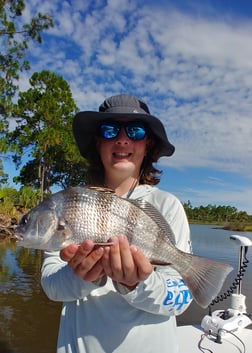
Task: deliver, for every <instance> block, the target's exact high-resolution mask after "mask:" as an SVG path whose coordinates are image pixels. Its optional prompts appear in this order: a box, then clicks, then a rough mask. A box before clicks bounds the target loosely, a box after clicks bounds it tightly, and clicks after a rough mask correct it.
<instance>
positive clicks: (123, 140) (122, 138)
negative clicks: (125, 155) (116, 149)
mask: <svg viewBox="0 0 252 353" xmlns="http://www.w3.org/2000/svg"><path fill="white" fill-rule="evenodd" d="M129 140H130V139H129V138H128V136H127V134H126V132H125V129H124V128H122V129H121V130H120V132H119V135H118V136H117V137H116V141H115V143H116V144H118V145H121V144H122V145H124V144H128V143H129Z"/></svg>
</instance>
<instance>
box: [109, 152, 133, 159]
mask: <svg viewBox="0 0 252 353" xmlns="http://www.w3.org/2000/svg"><path fill="white" fill-rule="evenodd" d="M131 155H132V153H130V152H129V153H126V152H114V153H113V156H114V157H116V158H129V157H130V156H131Z"/></svg>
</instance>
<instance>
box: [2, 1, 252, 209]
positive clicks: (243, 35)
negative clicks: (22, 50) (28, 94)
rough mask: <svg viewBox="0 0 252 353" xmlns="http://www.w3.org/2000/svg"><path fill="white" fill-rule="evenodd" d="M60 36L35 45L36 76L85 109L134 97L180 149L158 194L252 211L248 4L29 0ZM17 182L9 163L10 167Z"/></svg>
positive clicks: (166, 161)
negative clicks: (59, 85) (60, 82)
mask: <svg viewBox="0 0 252 353" xmlns="http://www.w3.org/2000/svg"><path fill="white" fill-rule="evenodd" d="M26 3H27V9H26V12H25V19H26V20H28V19H29V18H30V17H31V16H32V15H34V13H36V12H38V11H40V12H48V13H50V14H51V15H52V16H53V18H54V21H55V27H54V29H51V30H50V31H48V32H47V33H46V35H44V42H43V44H42V45H35V44H33V45H31V46H30V50H29V53H28V57H27V58H28V59H29V61H30V62H31V64H32V70H31V71H30V72H29V73H25V74H23V75H22V76H21V79H20V88H21V90H26V89H28V88H29V83H28V79H29V77H30V76H31V74H32V72H35V71H37V72H39V71H42V70H45V69H49V70H51V71H53V72H56V73H57V74H59V75H61V76H63V77H64V78H65V79H66V80H67V82H68V83H69V84H70V86H71V90H72V93H73V97H74V99H75V102H76V104H77V105H78V107H79V108H80V109H81V110H97V108H98V106H99V104H100V103H101V102H102V101H103V100H104V98H106V97H108V96H110V95H113V94H118V93H132V94H135V95H136V96H138V97H140V98H142V99H144V100H145V101H146V102H147V104H148V105H149V108H150V110H151V113H152V114H153V115H156V116H157V117H159V118H160V119H161V120H162V121H163V123H164V125H165V128H166V131H167V134H168V136H169V139H170V140H171V142H172V143H173V144H174V145H175V146H176V152H175V154H174V155H173V156H172V157H171V158H163V159H161V160H160V161H159V163H158V167H159V168H160V169H163V171H164V173H163V176H162V181H161V184H160V187H162V188H164V189H165V190H168V191H170V192H172V193H174V194H175V195H177V196H178V197H179V199H180V200H181V201H182V202H187V201H188V200H190V201H191V203H192V205H193V206H198V205H207V204H213V205H219V204H221V205H222V204H224V205H232V206H235V207H236V208H237V209H238V210H245V211H246V212H248V213H249V214H252V92H251V87H252V3H251V1H249V0H247V1H243V0H239V1H237V0H232V1H231V0H230V1H229V0H225V1H224V0H222V1H221V0H212V1H211V0H209V1H202V0H195V1H193V0H192V1H186V0H176V1H175V0H174V1H169V0H159V1H157V0H108V1H104V0H86V1H84V0H72V1H70V0H68V1H62V0H61V1H59V0H54V1H51V0H48V1H47V0H44V1H43V2H41V1H40V0H29V1H26ZM5 170H6V172H10V174H11V175H12V174H13V173H14V172H13V166H12V165H11V163H10V162H8V161H7V162H6V161H5Z"/></svg>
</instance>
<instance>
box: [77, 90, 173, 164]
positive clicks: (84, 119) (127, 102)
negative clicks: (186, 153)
mask: <svg viewBox="0 0 252 353" xmlns="http://www.w3.org/2000/svg"><path fill="white" fill-rule="evenodd" d="M123 117H127V118H129V119H130V120H134V119H137V120H140V121H142V122H143V123H145V124H146V125H147V127H148V129H149V130H151V132H152V133H153V135H154V136H155V137H156V139H157V141H158V144H159V146H160V148H159V153H158V155H157V158H160V157H162V156H171V155H172V154H173V153H174V151H175V147H174V146H173V145H172V144H171V143H170V142H169V140H168V138H167V135H166V132H165V128H164V126H163V124H162V122H161V121H160V120H159V119H158V118H156V117H155V116H154V115H151V114H150V111H149V108H148V106H147V104H146V103H145V102H143V101H142V100H140V99H138V98H137V97H135V96H133V95H130V94H119V95H116V96H111V97H109V98H107V99H105V101H104V102H103V103H102V104H101V105H100V107H99V111H98V112H95V111H83V112H79V113H77V114H76V115H75V117H74V120H73V134H74V137H75V140H76V143H77V146H78V148H79V150H80V153H81V155H82V156H83V157H85V158H89V155H90V149H93V143H94V137H95V135H96V132H97V126H98V124H99V123H101V122H102V121H104V120H108V119H116V120H120V118H123Z"/></svg>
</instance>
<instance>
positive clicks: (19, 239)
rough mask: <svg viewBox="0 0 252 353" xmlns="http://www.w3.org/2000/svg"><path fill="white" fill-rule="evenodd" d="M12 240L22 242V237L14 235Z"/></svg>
mask: <svg viewBox="0 0 252 353" xmlns="http://www.w3.org/2000/svg"><path fill="white" fill-rule="evenodd" d="M14 240H16V241H23V240H24V237H23V236H22V235H21V234H14Z"/></svg>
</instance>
